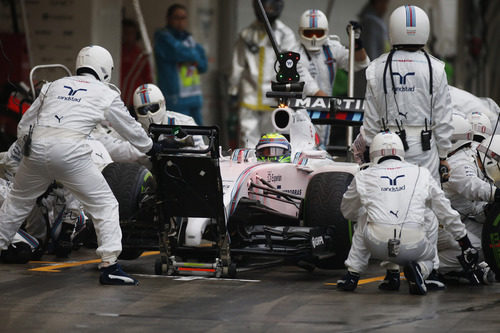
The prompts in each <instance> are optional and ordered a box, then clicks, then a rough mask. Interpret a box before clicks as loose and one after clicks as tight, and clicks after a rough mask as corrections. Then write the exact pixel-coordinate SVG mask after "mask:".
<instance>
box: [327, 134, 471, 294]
mask: <svg viewBox="0 0 500 333" xmlns="http://www.w3.org/2000/svg"><path fill="white" fill-rule="evenodd" d="M404 156H405V152H404V148H403V143H402V142H401V139H400V138H399V136H398V135H396V134H394V133H390V132H385V133H379V134H377V135H376V136H375V137H374V138H373V142H372V144H371V146H370V159H371V161H372V163H373V165H372V166H370V167H369V168H367V169H365V170H361V171H360V172H359V173H357V174H356V175H355V176H354V179H353V181H352V183H351V184H350V185H349V187H348V189H347V191H346V192H345V193H344V197H343V199H342V203H341V207H340V209H341V211H342V214H343V215H344V217H345V218H346V219H349V220H355V221H358V223H359V222H361V224H360V225H358V227H357V229H356V231H355V232H354V235H353V239H352V246H351V249H350V251H349V256H348V258H347V260H346V261H345V265H346V267H347V269H348V272H347V274H346V276H345V277H344V279H342V280H339V281H338V283H337V287H338V288H339V289H341V290H347V291H352V290H354V289H355V288H356V287H357V283H358V280H359V275H360V273H361V272H363V271H364V270H365V268H366V266H367V264H368V260H369V258H370V257H373V258H376V259H380V260H384V261H383V262H382V264H383V265H384V266H385V267H386V269H387V270H388V272H387V275H388V276H386V279H385V281H384V283H382V285H381V286H380V288H381V289H385V290H398V289H399V285H400V281H399V266H400V265H402V266H404V273H405V276H406V279H407V280H408V282H409V286H410V293H411V294H417V295H424V294H426V293H427V287H426V284H425V279H426V277H427V276H428V275H429V274H430V272H431V270H432V269H433V262H432V260H433V258H434V255H435V253H434V252H435V246H434V244H433V243H432V242H431V241H430V240H429V238H428V237H427V233H426V230H427V228H426V227H425V226H424V224H425V223H428V220H426V219H424V211H425V210H426V208H427V207H430V208H431V209H432V210H433V211H434V212H435V213H436V215H437V216H439V218H440V221H441V222H442V224H443V225H445V227H446V228H447V229H448V230H449V232H450V233H451V234H452V235H453V237H454V239H456V240H458V241H459V243H460V245H461V247H462V250H463V253H464V258H466V260H468V261H470V262H471V263H475V262H476V261H477V250H476V249H474V248H473V247H472V245H471V244H470V241H469V239H468V237H467V232H466V230H465V226H464V225H463V223H462V222H461V221H460V216H459V215H458V213H457V212H455V211H454V210H453V209H452V208H451V206H450V202H449V201H448V199H446V198H445V196H444V193H443V191H442V190H441V188H440V187H439V184H438V183H437V182H436V180H435V179H434V178H433V177H432V176H431V174H430V172H429V170H427V169H426V168H423V167H419V166H417V165H414V164H411V163H408V162H406V161H404ZM360 207H361V209H360ZM360 214H362V215H363V216H360ZM391 244H392V245H391Z"/></svg>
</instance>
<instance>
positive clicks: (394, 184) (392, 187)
mask: <svg viewBox="0 0 500 333" xmlns="http://www.w3.org/2000/svg"><path fill="white" fill-rule="evenodd" d="M404 176H405V175H398V176H396V177H394V178H391V177H388V176H380V178H381V179H387V180H388V181H389V186H387V187H384V186H382V187H380V190H381V191H382V192H399V191H404V190H405V189H406V186H405V185H402V186H398V179H399V178H403V177H404Z"/></svg>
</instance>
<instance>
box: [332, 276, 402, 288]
mask: <svg viewBox="0 0 500 333" xmlns="http://www.w3.org/2000/svg"><path fill="white" fill-rule="evenodd" d="M399 276H401V277H403V278H404V274H403V273H399ZM384 278H385V275H384V276H377V277H372V278H369V279H361V280H359V281H358V286H360V285H362V284H367V283H372V282H377V281H383V280H384ZM325 285H326V286H336V285H337V283H325Z"/></svg>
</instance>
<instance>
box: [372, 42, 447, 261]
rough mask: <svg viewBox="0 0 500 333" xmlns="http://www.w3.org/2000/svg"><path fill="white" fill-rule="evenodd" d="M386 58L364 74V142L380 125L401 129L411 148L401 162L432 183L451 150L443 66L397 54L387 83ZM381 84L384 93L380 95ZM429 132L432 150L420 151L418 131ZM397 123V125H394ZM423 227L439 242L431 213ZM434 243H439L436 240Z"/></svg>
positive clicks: (421, 57)
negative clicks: (420, 171) (427, 173)
mask: <svg viewBox="0 0 500 333" xmlns="http://www.w3.org/2000/svg"><path fill="white" fill-rule="evenodd" d="M388 55H389V54H388V53H386V54H383V55H381V56H380V57H378V58H377V59H375V60H374V61H372V63H371V64H370V66H368V68H367V69H366V80H367V86H366V95H365V110H364V118H363V127H364V130H365V134H366V136H365V140H366V143H367V145H368V146H370V145H371V142H372V140H373V137H374V136H375V135H376V134H377V133H379V132H380V131H381V130H382V127H383V122H382V120H384V121H385V125H386V126H387V127H388V129H389V130H390V131H391V132H394V133H396V132H398V131H399V128H398V126H397V125H398V123H399V124H400V128H401V129H404V130H405V131H406V141H407V143H408V146H409V149H408V150H407V151H406V152H405V159H406V160H407V161H408V162H410V163H414V164H417V165H419V166H423V167H426V168H427V169H429V171H430V172H431V174H432V176H433V177H434V179H436V181H438V182H439V179H440V178H439V170H438V167H439V157H441V158H446V156H447V155H448V151H449V150H450V148H451V141H450V138H451V135H452V134H453V126H452V122H451V120H452V110H451V98H450V94H449V92H448V81H447V79H446V73H445V71H444V63H443V62H441V61H439V60H437V59H435V58H434V57H432V56H430V55H429V58H430V65H431V66H429V62H428V61H427V58H426V57H425V55H424V53H423V52H422V51H417V52H408V51H401V50H400V51H396V52H395V53H394V55H393V58H392V78H393V79H394V90H393V86H392V82H391V71H390V68H389V67H390V66H387V67H388V68H387V71H386V74H385V77H384V69H385V65H386V59H387V57H388ZM429 67H431V68H432V95H431V94H430V71H429ZM384 82H385V84H386V88H387V89H386V91H387V94H385V93H384ZM426 120H427V128H428V129H431V130H432V137H431V140H430V150H426V151H423V150H422V140H421V132H422V130H423V129H425V122H426ZM396 121H397V122H396ZM425 216H426V219H428V220H433V223H427V224H426V226H427V227H429V228H431V229H429V230H427V235H428V236H429V237H430V235H434V236H436V237H437V228H438V223H437V220H436V217H435V216H434V214H432V213H431V212H430V211H427V212H425ZM435 241H436V243H437V238H436V239H435ZM438 266H439V258H438V256H437V251H436V258H435V259H434V269H437V268H438Z"/></svg>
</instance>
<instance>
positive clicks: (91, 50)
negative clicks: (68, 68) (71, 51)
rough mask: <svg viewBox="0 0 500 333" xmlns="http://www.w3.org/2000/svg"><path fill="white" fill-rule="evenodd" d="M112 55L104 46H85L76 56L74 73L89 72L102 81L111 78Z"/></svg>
mask: <svg viewBox="0 0 500 333" xmlns="http://www.w3.org/2000/svg"><path fill="white" fill-rule="evenodd" d="M112 71H113V57H112V56H111V54H110V53H109V52H108V50H106V49H105V48H104V47H101V46H98V45H91V46H86V47H84V48H83V49H81V50H80V52H78V55H77V56H76V73H77V74H78V75H79V74H83V73H91V74H95V75H97V79H99V80H100V81H103V82H109V81H110V80H111V72H112Z"/></svg>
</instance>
